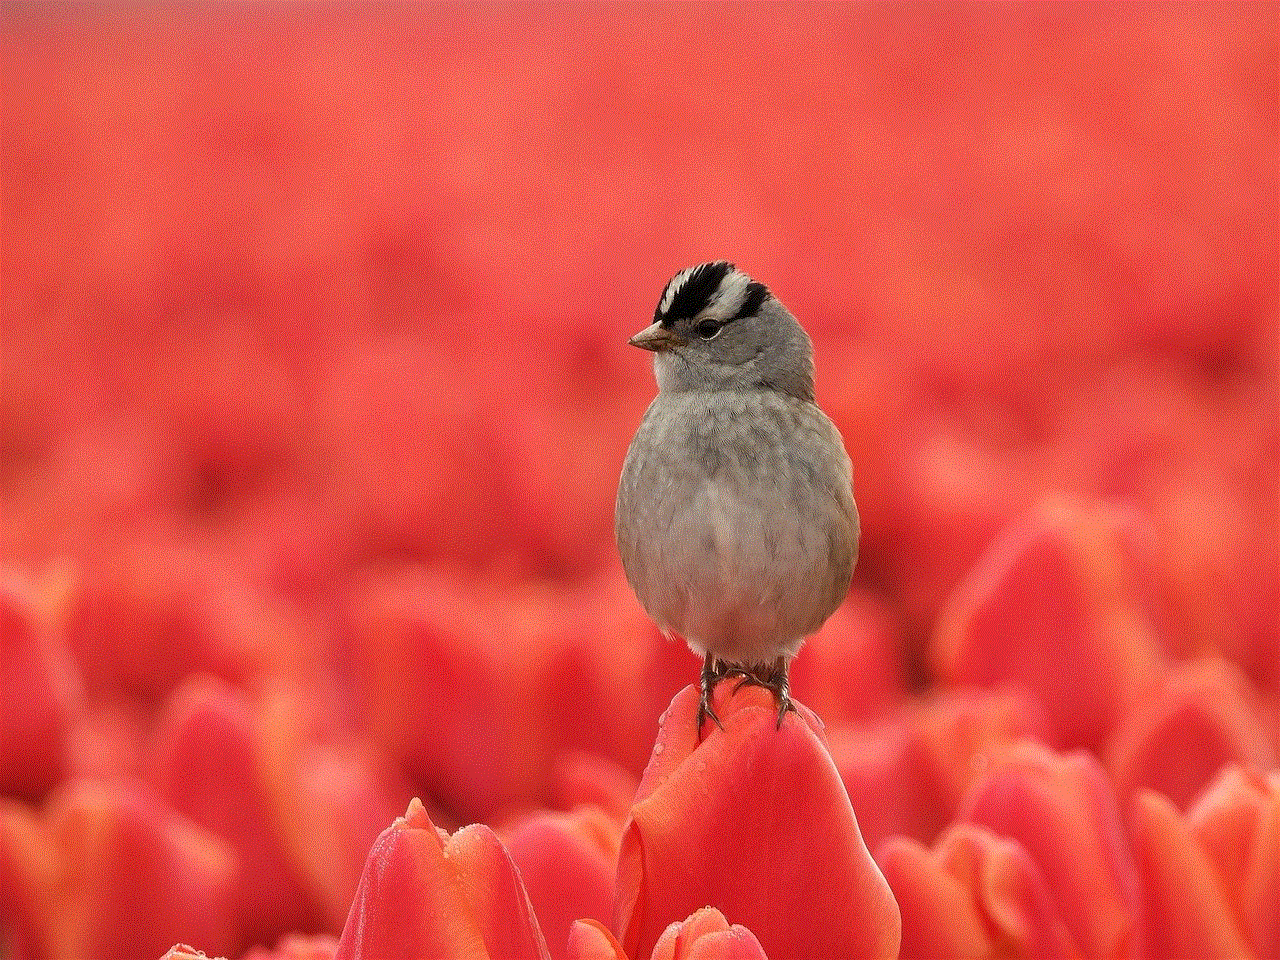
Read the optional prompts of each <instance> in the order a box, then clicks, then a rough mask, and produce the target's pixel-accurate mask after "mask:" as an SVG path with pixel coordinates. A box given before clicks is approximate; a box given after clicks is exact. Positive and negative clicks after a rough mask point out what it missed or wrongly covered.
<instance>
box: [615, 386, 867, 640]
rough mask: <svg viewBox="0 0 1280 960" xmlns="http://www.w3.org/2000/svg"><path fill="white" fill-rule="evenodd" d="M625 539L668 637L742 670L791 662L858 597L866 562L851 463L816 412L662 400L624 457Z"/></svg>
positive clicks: (621, 544)
mask: <svg viewBox="0 0 1280 960" xmlns="http://www.w3.org/2000/svg"><path fill="white" fill-rule="evenodd" d="M615 533H616V535H617V540H618V548H619V552H620V553H621V555H622V562H623V566H624V567H625V569H626V572H627V577H628V579H629V580H630V582H631V586H632V587H633V589H634V590H635V592H636V595H637V597H638V598H639V599H640V602H641V603H642V604H643V605H644V607H645V609H646V610H647V611H648V612H649V614H650V616H652V617H653V618H654V619H655V620H656V621H657V622H658V623H659V625H661V626H663V627H664V628H667V629H673V630H676V631H677V632H679V633H680V634H682V635H683V636H685V637H686V638H687V639H688V640H690V641H691V644H693V645H695V646H696V647H700V648H703V649H707V650H710V651H711V652H713V653H715V654H717V655H718V656H721V657H723V658H725V659H728V660H732V661H734V662H740V663H751V662H764V661H766V660H771V659H772V658H773V657H776V656H777V655H778V654H779V653H787V654H788V655H790V654H793V653H794V652H795V649H796V648H798V647H799V643H800V640H801V639H802V638H803V637H805V636H806V635H808V634H810V633H812V632H813V631H815V630H816V629H817V628H818V627H819V626H821V625H822V623H823V621H825V620H826V618H827V617H828V616H830V615H831V613H832V611H834V609H835V608H836V607H837V606H838V605H839V604H840V601H841V600H842V599H843V598H844V595H845V593H846V592H847V590H848V586H849V578H850V576H851V574H852V572H853V565H854V562H855V560H856V557H857V549H858V515H857V509H856V507H855V506H854V502H853V494H852V489H851V471H850V466H849V460H848V457H847V456H846V455H845V452H844V447H843V445H842V444H841V442H840V437H839V434H838V432H837V431H836V429H835V427H834V426H833V425H832V424H831V422H830V421H829V420H828V419H827V418H826V417H825V416H824V415H823V414H822V412H821V411H820V410H818V408H817V407H816V406H814V405H813V404H812V403H809V402H806V401H803V400H798V399H796V398H793V397H788V396H785V395H782V394H778V393H773V392H759V391H751V392H745V391H731V392H715V393H683V394H659V396H658V397H657V398H656V399H655V400H654V402H653V404H652V405H651V406H650V407H649V410H648V411H647V412H646V414H645V418H644V421H643V423H642V424H641V426H640V429H639V431H638V432H637V433H636V436H635V439H634V440H633V441H632V445H631V449H630V451H629V452H628V454H627V460H626V463H625V465H624V467H623V472H622V478H621V481H620V484H619V489H618V503H617V511H616V515H615Z"/></svg>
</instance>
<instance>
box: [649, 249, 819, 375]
mask: <svg viewBox="0 0 1280 960" xmlns="http://www.w3.org/2000/svg"><path fill="white" fill-rule="evenodd" d="M630 343H631V345H632V346H636V347H642V348H643V349H645V350H652V351H653V353H654V362H653V368H654V375H655V376H656V377H657V380H658V389H659V390H662V391H665V392H680V391H688V390H770V389H771V390H778V391H781V392H783V393H787V394H790V395H792V396H795V397H800V398H801V399H804V400H812V399H813V347H812V345H811V343H810V342H809V335H808V334H807V333H805V332H804V329H803V328H802V327H801V326H800V324H799V323H798V322H797V321H796V318H795V317H793V316H792V315H791V311H789V310H788V309H787V308H786V307H784V306H783V305H782V303H781V302H780V301H779V300H778V299H777V298H776V297H775V296H773V294H772V293H770V292H769V289H768V288H767V287H766V286H765V285H764V284H763V283H759V282H758V281H755V280H752V279H751V278H750V277H749V276H747V275H746V274H745V273H743V272H742V271H741V270H739V269H737V268H736V267H735V266H734V265H733V264H732V263H729V262H728V261H726V260H714V261H711V262H709V263H700V264H698V265H697V266H696V267H689V268H687V269H685V270H681V271H680V272H679V273H677V274H676V275H675V276H674V277H672V278H671V279H670V280H669V281H668V282H667V286H666V288H665V289H664V290H663V291H662V297H661V299H660V300H659V301H658V307H657V309H656V310H654V312H653V323H652V324H651V325H649V326H648V327H646V328H645V329H644V330H641V331H640V332H639V333H637V334H636V335H635V336H634V337H632V338H631V340H630Z"/></svg>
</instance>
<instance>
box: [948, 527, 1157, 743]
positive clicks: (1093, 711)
mask: <svg viewBox="0 0 1280 960" xmlns="http://www.w3.org/2000/svg"><path fill="white" fill-rule="evenodd" d="M1142 548H1143V544H1142V541H1141V538H1140V536H1139V531H1138V530H1137V529H1136V528H1135V524H1134V523H1133V519H1132V518H1131V517H1129V516H1128V515H1124V514H1120V513H1117V512H1111V511H1106V510H1103V509H1101V508H1094V509H1085V508H1082V507H1079V506H1077V505H1074V504H1071V503H1066V502H1055V503H1050V504H1047V505H1045V506H1044V507H1042V508H1041V509H1039V510H1037V511H1035V512H1034V513H1032V514H1031V515H1030V516H1029V517H1026V518H1024V519H1023V520H1022V521H1021V522H1020V523H1017V524H1015V525H1014V526H1012V527H1010V528H1009V529H1008V530H1007V531H1005V533H1004V534H1003V535H1002V536H1001V537H1000V538H999V539H998V540H997V541H996V543H995V545H994V546H993V547H992V548H991V550H990V551H989V552H988V554H987V556H986V558H985V559H984V560H983V561H982V562H981V563H979V564H978V566H977V567H976V568H975V569H974V570H973V572H972V573H971V574H970V575H969V578H968V579H967V580H966V581H965V582H964V583H963V584H962V585H961V586H960V588H958V589H957V591H956V593H955V595H954V596H953V597H952V600H951V603H950V604H949V607H948V609H947V611H946V612H945V613H944V614H943V617H942V619H941V621H940V623H939V626H938V630H937V635H936V638H935V642H934V646H933V650H932V654H933V660H934V665H935V668H936V670H937V671H938V673H939V675H940V676H942V677H943V678H945V679H946V680H947V681H948V682H950V683H953V684H976V685H978V686H1013V687H1018V688H1021V689H1024V690H1026V691H1027V692H1028V693H1030V694H1031V695H1032V696H1033V697H1034V699H1035V700H1036V701H1037V702H1038V704H1039V706H1040V708H1041V709H1042V710H1043V711H1044V716H1045V734H1046V736H1047V738H1048V740H1049V742H1050V743H1052V744H1053V745H1054V746H1058V747H1081V746H1083V747H1089V748H1091V749H1095V750H1096V749H1098V747H1099V746H1100V744H1101V743H1102V742H1103V740H1104V739H1105V737H1106V736H1107V734H1108V733H1109V731H1110V730H1111V729H1112V727H1113V726H1114V725H1115V723H1116V722H1117V720H1118V719H1119V718H1120V717H1122V716H1124V714H1125V712H1126V711H1127V710H1128V709H1130V707H1132V706H1133V705H1134V704H1135V703H1137V702H1139V701H1140V699H1141V698H1142V697H1143V696H1144V695H1145V694H1146V693H1147V691H1149V690H1150V689H1151V688H1152V687H1153V686H1154V685H1155V683H1156V681H1157V680H1158V679H1159V677H1160V672H1161V670H1162V669H1163V666H1164V658H1163V648H1162V646H1161V644H1160V642H1159V640H1158V638H1157V637H1156V634H1155V632H1154V628H1153V626H1152V623H1153V621H1154V619H1155V613H1154V611H1153V610H1152V609H1150V606H1149V604H1148V603H1147V601H1146V597H1147V595H1148V594H1149V593H1151V592H1152V591H1153V585H1152V584H1150V583H1148V582H1146V581H1145V580H1144V577H1146V568H1145V567H1144V566H1143V565H1142V564H1139V563H1137V562H1136V560H1135V557H1137V556H1139V555H1140V554H1141V551H1142ZM1064 664H1070V669H1069V670H1068V669H1064Z"/></svg>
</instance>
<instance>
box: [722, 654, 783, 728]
mask: <svg viewBox="0 0 1280 960" xmlns="http://www.w3.org/2000/svg"><path fill="white" fill-rule="evenodd" d="M787 667H788V662H787V658H786V657H779V658H778V659H777V660H775V661H774V662H773V664H772V665H771V666H770V667H769V668H768V672H767V673H766V672H765V668H764V666H763V665H761V666H757V667H754V668H747V667H739V666H733V667H730V668H728V669H727V670H726V671H725V674H724V675H725V676H726V677H731V676H732V677H741V679H740V680H739V681H738V683H737V685H736V686H735V687H734V688H733V692H734V693H737V692H738V691H739V690H741V689H742V688H743V687H763V688H764V689H766V690H768V691H769V692H770V693H772V694H773V702H774V703H775V704H777V706H778V724H777V728H776V729H778V730H781V729H782V718H783V717H785V716H786V715H787V713H788V712H790V713H798V711H797V710H796V705H795V704H794V703H792V702H791V683H790V680H789V679H788V678H787Z"/></svg>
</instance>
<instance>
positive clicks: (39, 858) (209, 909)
mask: <svg viewBox="0 0 1280 960" xmlns="http://www.w3.org/2000/svg"><path fill="white" fill-rule="evenodd" d="M0 868H2V869H0V877H3V881H2V882H0V900H3V904H2V905H3V906H4V908H5V913H6V914H7V915H9V916H12V917H14V918H15V927H16V933H17V937H18V943H19V945H20V949H19V951H18V953H19V955H21V956H27V957H33V958H37V960H39V958H62V957H93V958H94V960H111V958H117V957H118V958H121V960H125V958H130V960H131V958H136V957H145V956H159V955H160V952H161V951H163V950H164V949H165V947H166V945H168V944H172V943H174V942H175V941H177V940H179V939H191V940H196V941H197V942H199V943H203V944H205V945H206V946H208V947H210V948H211V949H213V950H214V951H216V952H218V953H221V954H226V953H227V952H228V951H230V950H231V949H232V947H233V946H234V943H235V933H234V931H235V921H234V909H235V897H234V884H235V881H236V862H235V855H234V853H233V852H232V851H231V850H230V849H229V848H228V847H227V846H226V845H225V844H223V843H222V842H221V841H220V840H218V839H217V838H216V837H214V836H212V835H210V834H208V833H206V832H205V831H203V830H201V829H200V828H198V827H196V826H195V825H194V824H192V823H190V822H189V821H187V820H186V819H184V818H183V817H180V816H179V815H177V814H176V813H174V811H172V810H171V809H169V808H168V807H166V806H165V805H164V804H163V803H161V802H160V800H159V798H157V797H156V796H155V795H154V794H153V793H152V792H151V791H150V790H148V789H147V788H145V787H144V786H143V785H141V784H138V783H133V782H129V781H121V782H119V783H115V784H94V783H86V782H81V783H74V784H70V785H68V786H64V787H62V788H61V789H60V790H59V791H58V792H56V793H55V794H54V795H53V797H52V798H51V799H50V801H49V803H48V805H47V807H46V808H45V810H44V811H43V812H42V814H41V815H40V816H38V817H37V816H36V815H34V814H32V813H31V812H29V811H27V810H26V809H24V808H21V807H18V806H16V805H8V806H5V807H0Z"/></svg>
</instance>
